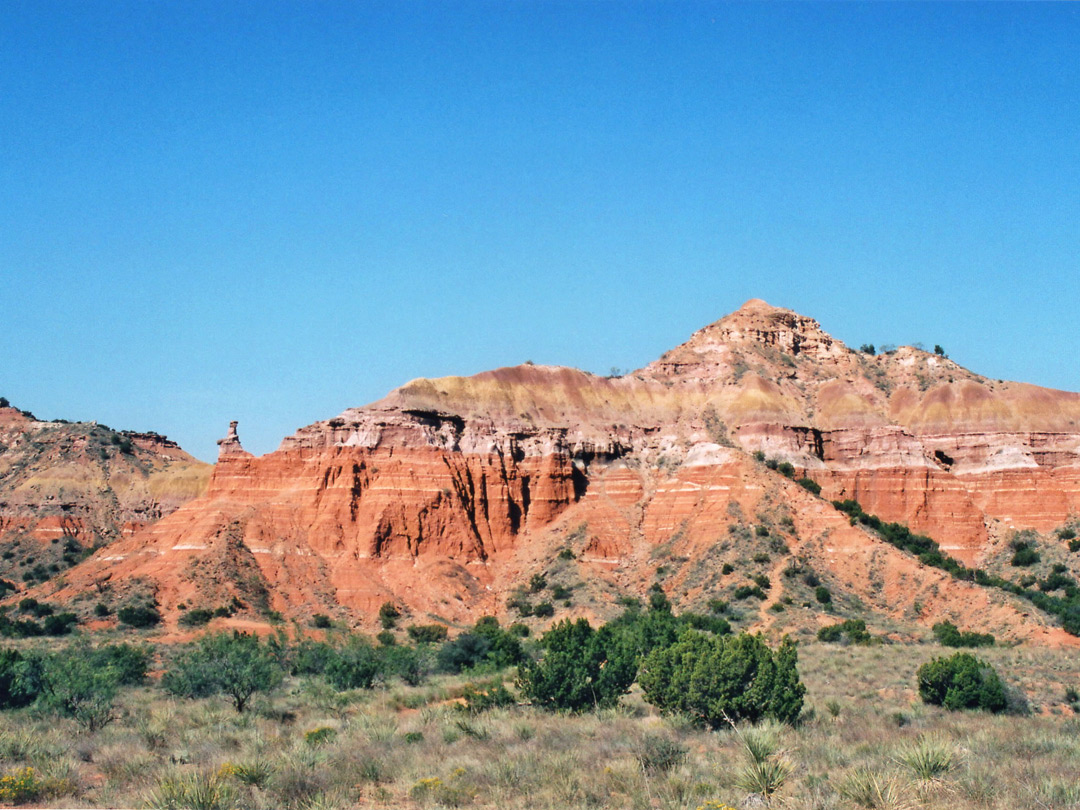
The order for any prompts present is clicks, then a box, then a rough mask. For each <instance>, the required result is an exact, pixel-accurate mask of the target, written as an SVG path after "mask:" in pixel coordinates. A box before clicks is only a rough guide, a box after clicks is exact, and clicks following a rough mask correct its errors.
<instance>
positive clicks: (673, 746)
mask: <svg viewBox="0 0 1080 810" xmlns="http://www.w3.org/2000/svg"><path fill="white" fill-rule="evenodd" d="M637 761H638V764H639V765H641V768H642V770H644V771H645V772H646V773H648V774H655V773H667V772H668V771H670V770H672V769H674V768H677V767H678V766H679V765H681V764H682V763H683V762H685V761H686V746H685V745H683V744H682V743H679V742H677V741H675V740H670V739H668V738H667V737H658V736H654V735H647V736H646V737H644V738H643V739H642V740H641V743H640V744H639V745H638V750H637Z"/></svg>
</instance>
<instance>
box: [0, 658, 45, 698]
mask: <svg viewBox="0 0 1080 810" xmlns="http://www.w3.org/2000/svg"><path fill="white" fill-rule="evenodd" d="M35 663H36V661H35V658H34V657H33V656H24V655H23V654H22V653H21V652H19V651H18V650H16V649H10V648H9V649H4V650H0V709H18V708H21V707H22V706H28V705H30V704H31V703H33V702H34V700H35V699H36V698H37V696H38V691H39V690H38V687H37V683H36V680H37V679H35V678H28V677H27V675H28V674H30V673H29V672H28V670H30V669H31V668H33V667H34V666H35Z"/></svg>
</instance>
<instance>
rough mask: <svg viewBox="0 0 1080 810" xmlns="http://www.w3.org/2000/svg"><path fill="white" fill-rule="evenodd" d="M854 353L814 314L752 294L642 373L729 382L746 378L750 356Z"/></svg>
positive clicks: (777, 358) (816, 357) (815, 357)
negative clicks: (738, 305) (733, 309)
mask: <svg viewBox="0 0 1080 810" xmlns="http://www.w3.org/2000/svg"><path fill="white" fill-rule="evenodd" d="M849 353H850V351H849V350H848V348H847V347H846V346H845V345H844V344H843V343H842V342H840V341H839V340H836V339H835V338H833V337H832V335H830V334H828V333H827V332H826V331H825V330H823V329H822V328H821V325H820V324H819V323H818V322H817V321H816V320H814V319H813V318H807V317H805V316H803V315H799V314H798V313H797V312H793V311H791V310H790V309H783V308H781V307H774V306H771V305H770V304H768V303H766V302H765V301H762V300H761V299H759V298H752V299H750V300H749V301H747V302H746V303H745V304H743V305H742V306H741V307H740V308H739V309H738V310H736V311H735V312H733V313H731V314H730V315H727V316H725V317H723V318H721V319H720V320H718V321H716V322H715V323H711V324H709V325H708V326H706V327H704V328H702V329H699V330H698V331H697V332H695V333H694V334H693V335H691V336H690V339H689V340H687V341H686V342H685V343H683V344H682V345H681V346H678V347H676V348H674V349H672V350H671V351H669V352H667V353H665V354H664V355H663V356H662V357H661V358H660V359H659V360H657V361H656V362H654V363H651V364H649V365H648V366H646V367H645V368H644V369H642V372H641V376H643V377H645V378H647V379H653V380H657V381H662V382H665V383H676V382H690V383H705V384H710V383H717V382H730V381H733V380H737V379H738V378H739V377H741V374H742V371H740V369H744V367H745V366H746V365H747V363H749V362H750V357H751V356H752V357H753V364H758V363H760V362H762V361H764V362H766V363H778V362H790V361H794V360H796V359H808V360H811V361H814V362H832V361H836V360H839V359H841V358H844V357H846V356H847V355H848V354H849ZM785 356H786V360H785Z"/></svg>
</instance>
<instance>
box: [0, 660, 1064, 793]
mask: <svg viewBox="0 0 1080 810" xmlns="http://www.w3.org/2000/svg"><path fill="white" fill-rule="evenodd" d="M941 652H942V650H941V649H940V648H937V647H935V646H932V645H926V646H918V645H915V646H900V645H897V646H883V647H871V648H862V647H849V648H840V647H836V646H827V645H817V644H810V645H806V646H805V647H804V648H803V649H802V651H801V670H802V673H803V678H804V680H805V681H806V683H807V685H808V687H809V693H808V709H809V711H808V717H807V720H806V722H804V723H803V724H802V725H801V726H799V727H798V728H788V727H775V726H772V727H766V728H759V729H756V730H752V731H750V730H747V729H739V730H732V729H725V730H722V731H719V732H715V733H712V732H706V731H702V730H699V729H697V728H695V727H694V726H693V725H692V724H691V723H689V722H688V721H686V720H685V719H682V718H664V717H659V716H658V715H657V714H656V713H655V711H654V710H653V709H652V708H651V707H649V706H647V705H646V704H645V703H644V702H643V701H642V700H641V697H640V695H639V694H637V693H636V692H634V693H631V695H629V696H628V697H627V698H626V699H624V701H623V704H622V705H621V706H620V707H618V708H617V709H614V710H609V711H602V712H599V713H593V714H587V715H583V716H580V717H566V716H558V715H549V714H546V713H543V712H539V711H536V710H533V709H532V708H530V707H526V706H519V707H513V708H509V709H497V710H494V711H491V712H487V713H484V714H481V715H479V716H469V715H466V714H464V713H462V712H460V711H457V710H456V709H455V708H454V704H453V702H447V698H448V696H451V695H454V694H460V690H461V686H462V684H463V679H456V678H437V679H434V680H433V681H431V682H430V683H428V684H426V685H424V686H421V687H416V688H410V687H403V686H397V685H395V686H393V687H392V688H390V689H385V690H380V691H375V692H367V693H345V694H336V693H332V692H328V691H327V690H326V689H324V688H323V687H321V686H319V685H318V684H311V683H309V682H306V681H302V680H294V681H290V682H288V683H287V684H286V686H285V688H284V689H282V690H281V691H279V692H278V693H277V694H276V695H275V696H274V697H273V699H269V700H264V701H262V702H261V703H258V704H257V705H256V706H255V708H254V710H253V711H251V712H249V713H246V714H244V715H237V714H236V713H235V712H234V711H232V709H231V707H229V706H228V705H227V704H226V703H224V702H223V701H221V700H218V699H211V700H202V701H177V700H170V699H167V698H166V697H164V696H163V694H162V693H161V692H160V691H159V690H158V689H156V688H153V687H148V688H142V689H136V690H131V691H128V692H125V693H123V695H122V703H123V708H124V717H123V718H122V719H121V720H119V721H118V722H117V723H115V724H114V725H112V726H109V727H108V728H106V729H104V730H102V731H99V732H96V733H93V734H90V733H87V732H85V731H83V730H81V729H80V728H78V727H77V726H75V725H74V724H72V723H70V722H68V721H63V720H56V719H55V718H53V717H51V716H45V715H39V714H36V713H35V712H34V711H32V710H22V711H18V712H7V713H4V714H2V715H0V776H2V775H4V774H8V773H14V772H16V771H17V770H18V769H20V768H23V767H26V766H29V767H32V768H34V769H35V771H37V772H39V773H40V774H41V775H42V778H43V779H46V780H48V784H49V785H50V786H51V790H52V794H51V795H50V796H49V797H48V798H47V799H45V801H46V805H47V806H48V803H50V802H51V806H54V807H60V806H69V807H70V806H76V807H78V806H83V807H94V806H113V807H116V806H125V807H173V806H176V807H180V806H199V807H207V808H251V810H260V809H261V808H295V809H296V810H301V808H310V809H311V810H318V809H324V810H329V809H330V808H346V807H357V806H362V807H376V808H378V807H382V808H442V807H465V808H506V807H513V808H523V809H524V810H528V809H529V808H536V810H555V809H556V808H582V807H584V808H588V807H596V808H601V807H603V808H627V809H628V810H653V809H654V808H660V809H661V810H669V809H670V810H676V809H678V810H683V808H687V809H688V810H694V808H697V807H699V806H703V805H705V804H706V803H707V802H708V801H710V800H712V801H720V802H724V803H726V804H728V805H732V806H737V805H739V804H742V803H744V802H745V799H746V797H747V794H748V793H749V792H751V791H753V792H764V791H765V790H766V789H767V790H768V791H769V792H771V793H772V795H771V797H770V799H769V801H770V804H771V806H774V807H783V808H792V810H798V809H800V808H807V809H808V810H809V809H810V808H814V809H818V808H820V809H821V810H830V809H831V808H849V809H851V810H854V808H859V807H883V808H906V807H920V808H923V807H925V808H941V810H967V809H968V808H971V809H972V810H975V808H979V810H982V809H983V808H1008V810H1028V809H1030V810H1040V809H1042V808H1059V807H1060V808H1065V807H1072V806H1077V804H1078V802H1080V789H1078V788H1077V782H1076V774H1077V773H1078V772H1080V734H1078V732H1080V720H1078V719H1077V718H1075V717H1074V716H1073V712H1072V710H1071V709H1069V708H1067V707H1066V706H1065V705H1064V702H1063V701H1064V698H1063V695H1062V688H1061V684H1062V683H1064V682H1069V683H1080V660H1077V659H1076V658H1075V656H1070V655H1068V654H1063V653H1058V652H1056V651H1051V650H1037V649H1028V648H1015V649H995V650H991V651H989V652H988V654H987V657H989V658H991V659H992V660H993V662H994V664H995V665H996V666H997V667H998V669H999V671H1000V672H1001V673H1002V675H1003V676H1005V677H1006V679H1007V680H1009V681H1010V682H1011V684H1012V685H1013V686H1014V687H1016V688H1018V689H1020V690H1023V691H1024V692H1026V693H1027V694H1028V696H1029V701H1030V704H1031V706H1032V708H1033V709H1034V711H1033V713H1031V714H1029V715H1027V716H1022V717H1017V716H1005V717H993V716H989V715H984V714H950V713H948V712H945V711H943V710H938V709H934V708H930V707H924V706H923V705H922V704H920V703H919V702H918V700H917V697H916V695H915V693H914V688H913V685H914V672H915V669H916V668H917V666H918V665H919V664H920V663H921V662H922V661H924V660H926V659H927V658H930V657H932V656H934V655H939V654H941ZM830 702H835V703H836V704H837V706H838V711H837V712H836V714H835V716H834V715H833V713H832V712H830V711H827V710H826V704H827V703H830ZM747 741H749V743H748V742H747ZM751 749H752V750H751ZM755 764H757V765H759V766H760V765H762V764H764V765H766V766H767V771H768V772H762V773H757V774H752V773H749V770H750V768H751V766H754V765H755ZM759 770H762V769H761V768H760V767H759ZM766 786H767V787H766Z"/></svg>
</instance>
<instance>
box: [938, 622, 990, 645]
mask: <svg viewBox="0 0 1080 810" xmlns="http://www.w3.org/2000/svg"><path fill="white" fill-rule="evenodd" d="M933 631H934V638H936V639H937V640H938V643H940V644H943V645H945V646H946V647H993V646H994V641H995V639H994V637H993V636H992V635H991V634H990V633H974V632H971V631H968V630H965V631H963V632H961V631H960V630H959V629H958V628H957V627H956V625H955V624H953V623H952V622H938V623H937V624H935V625H934V628H933Z"/></svg>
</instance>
